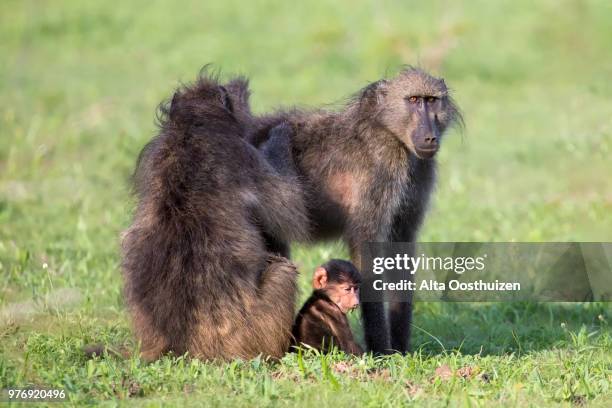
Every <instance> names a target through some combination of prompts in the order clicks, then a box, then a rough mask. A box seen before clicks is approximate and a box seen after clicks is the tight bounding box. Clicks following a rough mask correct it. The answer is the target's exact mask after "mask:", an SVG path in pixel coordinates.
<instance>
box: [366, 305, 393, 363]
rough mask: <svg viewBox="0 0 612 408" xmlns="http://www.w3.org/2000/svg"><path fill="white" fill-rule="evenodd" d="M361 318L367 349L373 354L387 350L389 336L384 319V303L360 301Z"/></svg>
mask: <svg viewBox="0 0 612 408" xmlns="http://www.w3.org/2000/svg"><path fill="white" fill-rule="evenodd" d="M361 318H362V320H363V328H364V337H365V342H366V344H367V346H368V350H370V351H372V352H373V353H374V354H386V353H388V352H389V336H388V331H387V330H388V329H387V324H386V321H387V319H385V305H384V303H382V302H362V303H361Z"/></svg>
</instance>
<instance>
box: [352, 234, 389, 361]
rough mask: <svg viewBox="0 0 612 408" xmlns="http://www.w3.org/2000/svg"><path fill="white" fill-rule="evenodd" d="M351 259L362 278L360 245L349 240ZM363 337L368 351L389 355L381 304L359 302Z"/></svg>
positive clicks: (383, 306)
mask: <svg viewBox="0 0 612 408" xmlns="http://www.w3.org/2000/svg"><path fill="white" fill-rule="evenodd" d="M349 248H350V252H351V259H352V261H353V263H354V264H355V266H356V267H357V269H358V270H359V271H360V272H361V273H362V276H364V275H363V274H364V271H363V268H362V265H363V264H362V262H361V253H360V249H361V248H360V245H359V244H357V243H355V240H350V242H349ZM360 303H361V320H362V322H363V335H364V340H365V343H366V347H367V349H368V351H371V352H373V353H374V354H387V353H389V346H390V345H389V329H388V328H387V318H386V314H385V304H384V303H382V302H360Z"/></svg>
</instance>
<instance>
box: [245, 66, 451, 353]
mask: <svg viewBox="0 0 612 408" xmlns="http://www.w3.org/2000/svg"><path fill="white" fill-rule="evenodd" d="M411 96H414V97H415V98H414V99H415V101H414V103H413V102H410V100H411V99H410V97H411ZM282 121H286V122H288V123H290V124H291V126H292V132H287V138H289V139H290V142H289V143H290V145H291V149H290V151H291V159H292V160H290V162H291V163H292V165H293V166H294V167H295V171H296V172H297V174H298V176H299V177H300V180H301V182H302V187H303V189H304V194H305V197H306V205H307V208H308V215H309V217H308V218H309V220H310V222H311V224H310V228H309V229H310V231H311V233H312V235H311V238H312V239H322V238H328V237H338V236H341V237H343V238H344V239H345V241H346V242H347V244H348V246H349V248H350V251H351V257H352V260H353V261H354V263H355V264H356V265H357V266H358V267H360V266H361V262H360V259H359V251H360V249H361V246H362V245H363V244H364V243H366V242H388V241H404V242H414V241H415V240H416V238H417V232H418V230H419V227H420V225H421V223H422V221H423V218H424V215H425V211H426V208H427V204H428V201H429V196H430V192H431V190H432V187H433V184H434V179H435V160H434V159H433V154H435V151H437V148H438V146H439V143H440V139H441V137H442V135H443V133H444V132H445V131H446V129H447V128H449V127H450V126H451V125H453V124H455V123H460V124H461V123H462V119H461V115H460V113H459V110H458V109H457V107H456V105H455V103H454V102H453V100H452V99H451V98H450V96H449V94H448V90H447V88H446V85H445V83H444V81H443V80H441V79H438V78H434V77H432V76H430V75H428V74H427V73H425V72H423V71H421V70H419V69H416V68H407V69H405V70H404V71H402V72H401V73H400V74H399V75H398V76H397V77H396V78H393V79H391V80H381V81H378V82H375V83H373V84H371V85H369V86H367V87H366V88H364V89H363V90H362V91H361V92H359V93H358V94H357V95H356V97H355V98H354V99H353V100H352V101H351V102H350V103H349V104H348V105H347V106H346V107H345V108H344V109H342V110H340V111H337V112H335V111H316V112H301V111H297V110H293V111H288V112H285V113H282V112H280V113H277V114H275V115H270V116H268V117H266V118H264V119H260V121H259V123H258V126H259V130H257V131H255V132H253V133H252V134H251V136H250V140H251V142H252V143H253V144H254V145H256V146H263V147H264V148H266V149H269V148H270V147H269V146H267V144H268V143H271V142H269V141H266V140H267V139H266V135H267V130H266V129H269V128H270V127H272V126H274V125H275V123H279V122H282ZM405 300H406V302H401V303H399V302H398V303H393V304H390V305H389V311H388V312H389V313H388V315H389V316H388V318H389V325H387V322H386V320H387V319H386V317H385V310H384V305H383V304H381V303H373V302H369V303H363V304H362V312H363V313H362V315H363V321H364V326H365V337H366V341H367V343H368V346H369V349H370V350H373V351H375V352H377V353H385V352H388V351H389V350H396V351H407V350H408V349H409V338H410V319H411V299H405ZM388 327H390V333H389V328H388Z"/></svg>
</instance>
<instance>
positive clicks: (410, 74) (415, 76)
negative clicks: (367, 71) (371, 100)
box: [374, 68, 462, 159]
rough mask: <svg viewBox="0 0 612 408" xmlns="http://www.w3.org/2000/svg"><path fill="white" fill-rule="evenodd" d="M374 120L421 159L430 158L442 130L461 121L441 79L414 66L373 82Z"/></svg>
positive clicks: (436, 148)
mask: <svg viewBox="0 0 612 408" xmlns="http://www.w3.org/2000/svg"><path fill="white" fill-rule="evenodd" d="M374 93H375V97H376V100H375V104H376V107H377V109H376V110H377V113H376V120H377V121H378V122H379V124H380V125H382V126H383V127H384V128H385V129H386V130H388V131H389V132H391V133H392V134H393V135H394V136H395V137H397V138H398V139H399V140H400V141H401V142H402V143H403V144H404V145H405V146H406V147H407V148H408V149H409V150H410V151H411V152H412V153H414V154H415V155H416V156H417V157H419V158H421V159H431V158H432V157H434V156H435V154H436V153H437V151H438V149H439V147H440V139H441V137H442V135H443V133H444V131H445V130H446V129H447V128H448V127H449V126H450V125H452V124H453V123H462V119H461V114H460V113H459V110H458V109H457V107H456V105H455V103H454V102H453V100H452V99H451V98H450V96H449V94H448V89H447V88H446V84H445V83H444V80H443V79H440V78H435V77H433V76H431V75H429V74H427V73H426V72H424V71H422V70H420V69H417V68H407V69H405V70H404V71H402V72H401V73H400V74H399V75H398V76H397V77H396V78H394V79H391V80H383V81H379V82H377V83H376V84H375V90H374Z"/></svg>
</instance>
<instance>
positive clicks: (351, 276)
mask: <svg viewBox="0 0 612 408" xmlns="http://www.w3.org/2000/svg"><path fill="white" fill-rule="evenodd" d="M319 269H320V271H321V274H322V275H326V277H325V278H324V282H325V283H324V286H323V287H320V288H319V289H315V290H314V291H313V293H312V295H311V296H310V297H309V298H308V300H306V302H305V303H304V305H303V306H302V308H301V309H300V311H299V312H298V314H297V317H296V319H295V323H294V325H293V329H292V343H291V344H292V348H295V347H299V346H303V345H305V346H308V347H310V348H313V349H316V350H321V351H323V352H329V351H330V350H331V349H332V348H333V347H336V348H337V349H338V350H340V351H344V352H345V353H347V354H356V355H359V354H363V350H362V348H361V347H360V346H359V344H357V342H356V341H355V340H354V338H353V333H352V331H351V327H350V325H349V321H348V319H347V317H346V314H345V313H344V312H343V311H342V309H340V306H339V305H337V304H336V303H334V302H333V301H332V299H331V297H333V296H334V295H333V294H334V292H335V291H341V292H342V291H344V289H343V288H342V287H341V285H342V284H349V285H351V286H356V287H357V288H358V287H359V284H360V283H361V278H360V276H359V272H358V271H357V269H356V268H355V266H354V265H353V264H351V263H350V262H347V261H342V260H338V259H332V260H331V261H329V262H327V263H326V264H325V265H322V266H321V267H320V268H317V270H319ZM316 287H317V286H315V288H316ZM353 295H354V299H353V298H352V297H351V300H354V301H355V305H356V304H357V301H358V294H357V293H355V294H350V295H349V296H353Z"/></svg>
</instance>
